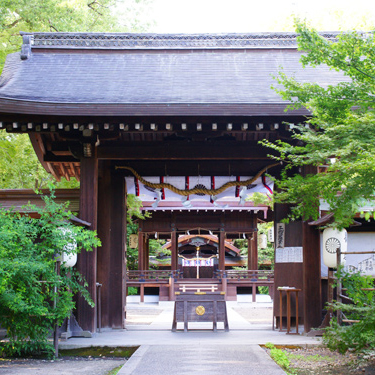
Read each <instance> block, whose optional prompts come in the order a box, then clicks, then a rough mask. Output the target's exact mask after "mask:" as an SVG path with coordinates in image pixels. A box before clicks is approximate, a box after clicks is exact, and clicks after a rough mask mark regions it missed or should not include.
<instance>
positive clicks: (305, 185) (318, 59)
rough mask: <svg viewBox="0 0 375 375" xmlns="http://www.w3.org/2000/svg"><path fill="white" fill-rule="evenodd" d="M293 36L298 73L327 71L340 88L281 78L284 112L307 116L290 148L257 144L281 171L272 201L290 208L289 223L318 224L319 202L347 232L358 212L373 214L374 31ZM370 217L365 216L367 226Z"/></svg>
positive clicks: (302, 29) (299, 27) (304, 30)
mask: <svg viewBox="0 0 375 375" xmlns="http://www.w3.org/2000/svg"><path fill="white" fill-rule="evenodd" d="M296 31H297V32H298V33H299V37H298V45H299V49H300V50H301V51H303V52H304V54H303V55H302V57H301V64H302V66H303V67H306V66H310V67H316V66H319V65H327V66H328V67H330V68H331V69H332V70H333V71H337V72H341V73H342V82H340V83H338V84H337V85H326V86H323V85H319V84H317V83H314V82H310V83H301V82H298V81H297V80H296V79H294V78H293V77H288V76H286V75H285V74H284V73H283V72H281V73H280V74H279V76H278V82H279V83H280V84H281V86H282V88H276V90H277V91H278V92H279V93H280V95H281V96H282V97H283V99H285V100H288V101H289V102H291V105H290V106H289V109H297V108H301V107H305V108H307V109H309V110H310V111H311V114H312V116H311V117H309V118H308V119H307V121H306V124H301V125H297V126H296V127H295V128H294V129H293V130H292V134H291V138H292V141H291V142H285V141H278V142H276V143H270V142H268V141H263V142H262V143H263V144H264V145H266V146H268V147H271V148H273V149H274V150H277V151H278V152H279V157H276V159H278V160H280V161H283V162H284V163H285V164H284V165H286V166H285V168H284V171H283V173H282V177H281V178H280V179H279V180H277V186H278V188H279V189H280V190H279V192H278V193H276V194H275V201H276V202H281V203H291V204H293V205H294V206H293V208H292V214H291V218H292V219H295V218H300V217H302V218H314V219H316V218H317V215H318V209H317V198H318V197H319V198H320V199H322V200H324V201H326V202H327V203H328V204H329V207H330V211H331V212H333V213H334V217H335V225H336V226H338V227H343V226H348V225H349V224H350V223H351V222H352V218H353V215H354V213H355V212H358V210H359V209H360V207H362V206H374V207H375V202H374V186H375V151H374V150H375V149H374V143H375V126H374V125H375V113H374V103H375V99H374V97H375V41H374V32H366V33H364V32H356V31H353V32H346V33H342V34H341V35H339V36H338V37H337V40H336V41H329V40H326V39H325V38H323V37H322V36H320V35H319V33H318V32H317V31H316V30H313V29H310V28H309V27H308V26H307V25H306V24H305V23H301V22H297V24H296ZM306 166H312V167H315V168H318V167H322V166H323V169H324V173H317V174H314V173H310V174H307V175H305V176H302V175H301V174H300V173H299V172H300V171H301V168H303V167H306ZM369 201H370V202H369ZM373 210H374V209H372V208H371V209H369V210H368V212H363V215H364V216H365V217H366V218H367V219H368V218H370V216H373V212H372V211H373Z"/></svg>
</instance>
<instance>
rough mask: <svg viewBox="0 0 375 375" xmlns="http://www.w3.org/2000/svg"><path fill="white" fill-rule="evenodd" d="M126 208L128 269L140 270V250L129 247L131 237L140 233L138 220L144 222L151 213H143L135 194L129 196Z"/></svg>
mask: <svg viewBox="0 0 375 375" xmlns="http://www.w3.org/2000/svg"><path fill="white" fill-rule="evenodd" d="M126 197H127V199H126V208H127V222H128V223H127V226H126V228H127V252H126V260H127V268H128V269H129V270H136V269H138V248H135V249H132V248H130V247H129V236H130V235H131V234H137V233H138V222H137V221H138V220H144V219H146V218H148V217H150V216H151V214H150V213H149V212H145V213H142V211H141V208H142V201H141V200H140V199H139V198H138V197H137V196H135V195H134V194H127V196H126Z"/></svg>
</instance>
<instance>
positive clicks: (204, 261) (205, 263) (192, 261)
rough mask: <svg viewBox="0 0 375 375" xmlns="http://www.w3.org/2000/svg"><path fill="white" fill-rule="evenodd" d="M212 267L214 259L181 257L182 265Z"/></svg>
mask: <svg viewBox="0 0 375 375" xmlns="http://www.w3.org/2000/svg"><path fill="white" fill-rule="evenodd" d="M197 266H199V267H213V266H214V259H213V258H209V259H202V258H199V259H198V260H197V259H182V267H197Z"/></svg>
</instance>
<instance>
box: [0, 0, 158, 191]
mask: <svg viewBox="0 0 375 375" xmlns="http://www.w3.org/2000/svg"><path fill="white" fill-rule="evenodd" d="M151 2H152V0H64V1H63V0H43V1H40V0H1V1H0V47H1V48H0V73H1V71H2V69H3V65H4V63H5V59H6V56H7V55H8V54H9V53H13V52H18V51H20V49H21V44H22V38H21V37H20V35H19V32H20V31H48V32H55V31H61V32H99V31H101V32H104V31H105V32H118V31H121V32H134V31H138V32H140V31H146V30H147V28H148V27H149V25H148V24H147V23H145V22H141V21H140V15H141V14H143V13H144V12H146V11H147V9H148V6H149V5H150V3H151ZM0 176H1V177H0V188H1V189H14V188H38V189H40V188H42V187H46V185H47V183H48V182H50V181H53V182H54V183H55V184H56V187H59V188H66V187H69V188H75V187H78V186H79V184H78V182H77V181H76V180H75V179H72V180H71V181H70V182H69V181H66V180H65V179H62V181H61V182H57V181H55V179H54V177H53V176H52V175H50V174H48V173H47V172H45V171H44V169H43V167H42V166H41V165H40V163H39V162H38V159H37V157H36V155H35V154H34V151H33V148H32V146H31V144H30V141H29V139H28V137H27V136H26V135H18V134H6V133H5V130H1V131H0Z"/></svg>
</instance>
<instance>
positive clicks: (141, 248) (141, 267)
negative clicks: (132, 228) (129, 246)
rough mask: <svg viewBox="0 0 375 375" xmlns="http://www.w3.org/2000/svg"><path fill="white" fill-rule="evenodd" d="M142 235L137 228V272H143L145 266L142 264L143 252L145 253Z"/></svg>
mask: <svg viewBox="0 0 375 375" xmlns="http://www.w3.org/2000/svg"><path fill="white" fill-rule="evenodd" d="M144 237H145V236H144V234H143V233H142V232H141V229H140V228H139V232H138V271H144V270H145V264H144V260H145V257H144V251H145V241H144Z"/></svg>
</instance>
